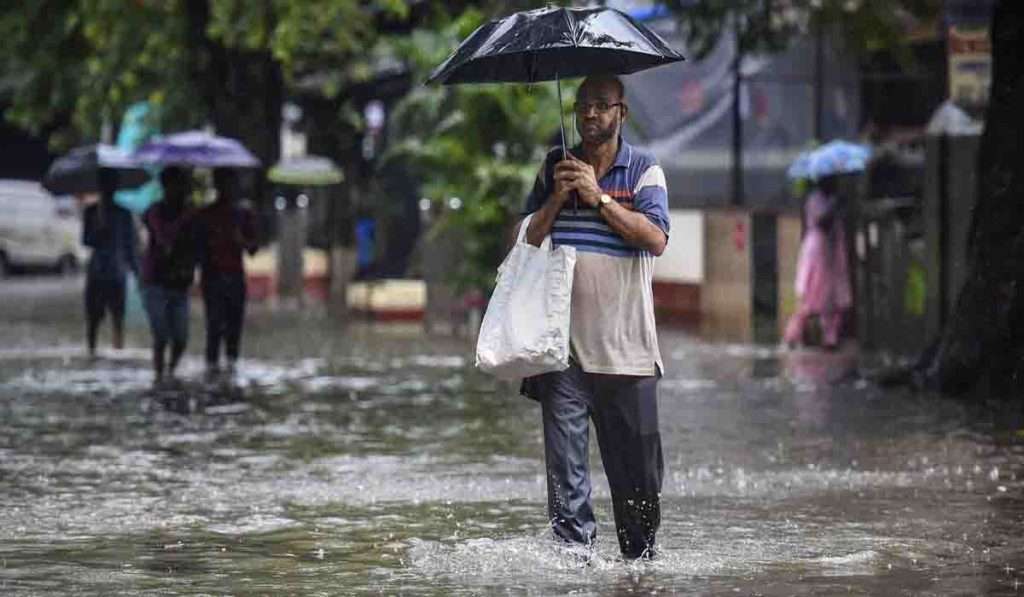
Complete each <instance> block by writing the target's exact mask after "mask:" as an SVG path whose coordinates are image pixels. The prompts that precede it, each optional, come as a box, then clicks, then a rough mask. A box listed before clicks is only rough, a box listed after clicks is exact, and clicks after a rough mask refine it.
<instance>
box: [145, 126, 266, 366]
mask: <svg viewBox="0 0 1024 597" xmlns="http://www.w3.org/2000/svg"><path fill="white" fill-rule="evenodd" d="M134 157H135V159H137V160H138V161H140V162H142V163H151V164H155V165H161V166H188V167H194V168H213V182H214V187H215V188H216V191H217V199H216V201H215V202H214V203H213V204H212V205H210V206H208V207H206V208H204V209H203V210H202V211H201V212H200V213H199V214H198V215H197V218H196V226H197V229H196V234H197V236H198V238H199V241H198V253H199V267H200V286H201V287H202V291H203V302H204V303H205V306H206V367H207V377H209V378H215V377H216V376H217V374H218V373H219V369H220V367H219V361H220V348H221V344H222V343H223V344H224V345H225V348H226V352H227V358H228V367H229V369H234V366H235V362H236V361H237V359H238V353H239V344H240V342H241V335H242V321H243V319H244V317H245V268H244V265H243V261H242V252H243V251H248V252H249V253H250V254H252V253H254V252H255V251H256V248H257V245H256V228H255V218H254V216H253V214H252V212H251V210H249V209H247V208H245V207H242V206H240V205H238V203H237V199H238V173H237V172H236V170H235V169H237V168H255V167H258V166H259V165H260V160H259V159H258V158H257V157H256V156H255V155H253V154H252V152H250V151H249V150H248V149H246V147H245V146H244V145H242V143H240V142H239V141H238V140H237V139H232V138H230V137H222V136H219V135H214V134H212V133H209V132H207V131H183V132H180V133H174V134H171V135H166V136H162V137H156V138H153V139H150V140H149V141H147V142H146V143H145V144H144V145H143V146H142V147H140V148H139V149H138V151H136V152H135V155H134Z"/></svg>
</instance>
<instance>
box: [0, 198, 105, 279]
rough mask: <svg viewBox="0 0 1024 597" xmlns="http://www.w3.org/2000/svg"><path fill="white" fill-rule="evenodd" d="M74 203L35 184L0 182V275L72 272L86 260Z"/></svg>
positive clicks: (80, 224) (79, 222)
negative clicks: (29, 271)
mask: <svg viewBox="0 0 1024 597" xmlns="http://www.w3.org/2000/svg"><path fill="white" fill-rule="evenodd" d="M81 234H82V222H81V218H80V216H79V212H78V208H77V206H76V204H75V200H74V199H72V198H70V197H54V196H53V195H52V194H50V193H49V192H48V191H47V190H46V189H44V188H43V187H42V186H41V185H40V184H39V183H38V182H31V181H25V180H3V179H0V275H3V274H6V273H9V272H10V271H11V270H12V269H21V268H30V267H31V268H48V269H49V268H52V269H55V270H57V271H60V272H63V273H67V272H71V271H74V270H75V269H77V268H78V266H79V265H80V264H82V263H83V262H84V261H85V259H86V257H87V253H86V249H85V248H84V247H82V245H81V244H80V238H81Z"/></svg>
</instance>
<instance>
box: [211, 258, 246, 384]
mask: <svg viewBox="0 0 1024 597" xmlns="http://www.w3.org/2000/svg"><path fill="white" fill-rule="evenodd" d="M202 286H203V303H204V304H205V308H206V364H207V365H217V363H218V361H220V345H221V343H222V342H223V343H224V350H225V352H226V353H227V358H228V361H234V360H236V359H238V350H239V345H240V344H241V341H242V321H243V320H244V319H245V274H243V273H206V272H204V273H203V279H202Z"/></svg>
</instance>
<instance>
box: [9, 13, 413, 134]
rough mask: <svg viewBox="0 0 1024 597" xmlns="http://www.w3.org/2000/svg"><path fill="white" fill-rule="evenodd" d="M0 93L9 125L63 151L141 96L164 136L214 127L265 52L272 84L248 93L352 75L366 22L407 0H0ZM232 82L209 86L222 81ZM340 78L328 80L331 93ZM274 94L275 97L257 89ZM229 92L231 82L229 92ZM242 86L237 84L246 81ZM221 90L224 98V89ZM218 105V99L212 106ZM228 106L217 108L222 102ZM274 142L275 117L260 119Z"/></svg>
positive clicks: (368, 29) (366, 35)
mask: <svg viewBox="0 0 1024 597" xmlns="http://www.w3.org/2000/svg"><path fill="white" fill-rule="evenodd" d="M4 4H5V6H4V7H3V8H4V10H3V13H2V14H0V37H2V38H3V39H4V48H5V49H4V52H3V53H2V55H0V68H2V71H0V72H3V73H4V79H3V85H2V87H0V89H2V90H3V91H5V92H6V93H7V95H8V97H7V99H8V100H9V102H10V104H11V108H10V109H9V110H8V111H7V117H8V118H9V119H10V120H11V121H13V122H14V123H15V124H17V125H19V126H21V127H23V128H25V129H27V130H30V131H33V132H36V133H40V132H49V133H50V140H51V144H52V145H54V146H55V147H57V148H66V147H67V146H69V145H72V144H74V143H77V142H81V141H82V140H84V139H95V138H97V137H98V136H99V133H100V130H101V128H102V126H103V123H104V122H105V121H106V122H111V123H116V122H117V121H118V120H119V117H120V115H121V113H122V112H123V111H124V108H125V107H127V106H128V105H130V104H132V103H134V102H136V101H139V100H149V101H150V102H151V103H153V104H154V105H155V106H157V107H159V108H160V111H159V113H160V116H161V119H162V121H163V122H162V124H163V125H164V128H168V129H175V128H177V129H181V128H186V127H192V126H196V125H198V124H201V123H204V122H214V123H218V120H221V119H223V118H224V117H223V116H220V117H218V114H217V112H219V113H221V114H222V115H223V114H231V112H232V106H231V102H232V101H233V100H232V99H231V98H230V97H229V98H228V100H227V101H226V102H224V101H220V104H221V105H216V104H218V97H217V96H218V93H219V92H220V90H221V89H227V88H229V87H231V86H232V84H233V83H237V80H238V79H245V78H246V77H247V76H248V77H250V78H253V77H252V71H253V70H254V68H253V65H254V64H256V63H258V60H254V58H256V59H262V58H263V57H264V56H265V57H266V60H267V61H269V62H270V67H271V72H273V71H275V70H279V71H280V72H281V77H274V76H270V77H265V76H264V77H255V80H256V86H257V88H253V89H248V88H246V89H245V91H246V92H247V93H248V94H249V95H264V94H265V95H266V96H268V97H274V96H277V97H280V96H282V95H283V89H282V86H283V85H286V84H287V83H288V82H290V81H292V80H293V79H294V77H296V76H301V75H303V74H306V73H309V72H315V71H323V70H332V71H333V72H340V73H350V72H352V71H356V72H358V70H359V69H358V67H355V68H354V67H353V65H354V64H355V65H358V64H359V63H360V60H358V58H359V57H360V56H361V55H362V54H363V52H362V49H363V48H365V47H367V46H368V45H371V44H372V43H373V41H374V39H375V37H376V31H375V28H374V23H373V19H374V18H375V16H376V15H377V14H380V13H382V12H383V13H388V14H394V15H396V16H398V17H401V16H402V15H405V14H407V13H408V6H407V1H406V0H375V1H373V2H363V1H360V0H304V1H303V2H293V1H290V0H34V1H32V2H22V1H20V0H6V1H5V2H4ZM225 74H226V76H227V77H228V78H229V79H230V80H223V79H220V80H218V79H217V78H216V77H217V76H218V75H225ZM345 82H346V79H345V77H344V76H343V77H341V78H340V79H339V80H337V81H336V82H335V84H334V87H333V90H334V92H335V93H337V92H338V90H340V89H341V88H342V87H343V86H344V84H345ZM266 86H274V87H276V89H266V88H261V87H266ZM236 87H238V85H236ZM241 87H243V88H245V87H246V86H245V85H242V86H241ZM228 91H229V90H228ZM220 100H223V98H220ZM225 103H226V104H227V105H223V104H225ZM265 124H266V126H267V128H270V129H273V130H272V131H270V132H271V133H272V134H273V135H276V134H277V130H276V126H274V125H275V124H276V120H274V121H270V122H266V123H265Z"/></svg>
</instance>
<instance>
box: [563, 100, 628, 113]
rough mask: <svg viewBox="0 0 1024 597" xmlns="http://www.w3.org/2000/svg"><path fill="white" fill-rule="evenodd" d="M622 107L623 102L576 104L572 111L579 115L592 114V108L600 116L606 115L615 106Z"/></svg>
mask: <svg viewBox="0 0 1024 597" xmlns="http://www.w3.org/2000/svg"><path fill="white" fill-rule="evenodd" d="M621 105H622V102H615V103H611V104H609V103H608V102H576V103H575V104H573V105H572V109H573V110H575V111H576V113H577V114H586V113H587V112H590V109H591V108H593V109H594V110H596V111H597V113H598V114H604V113H605V112H607V111H608V110H611V109H612V108H614V107H615V106H621Z"/></svg>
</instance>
